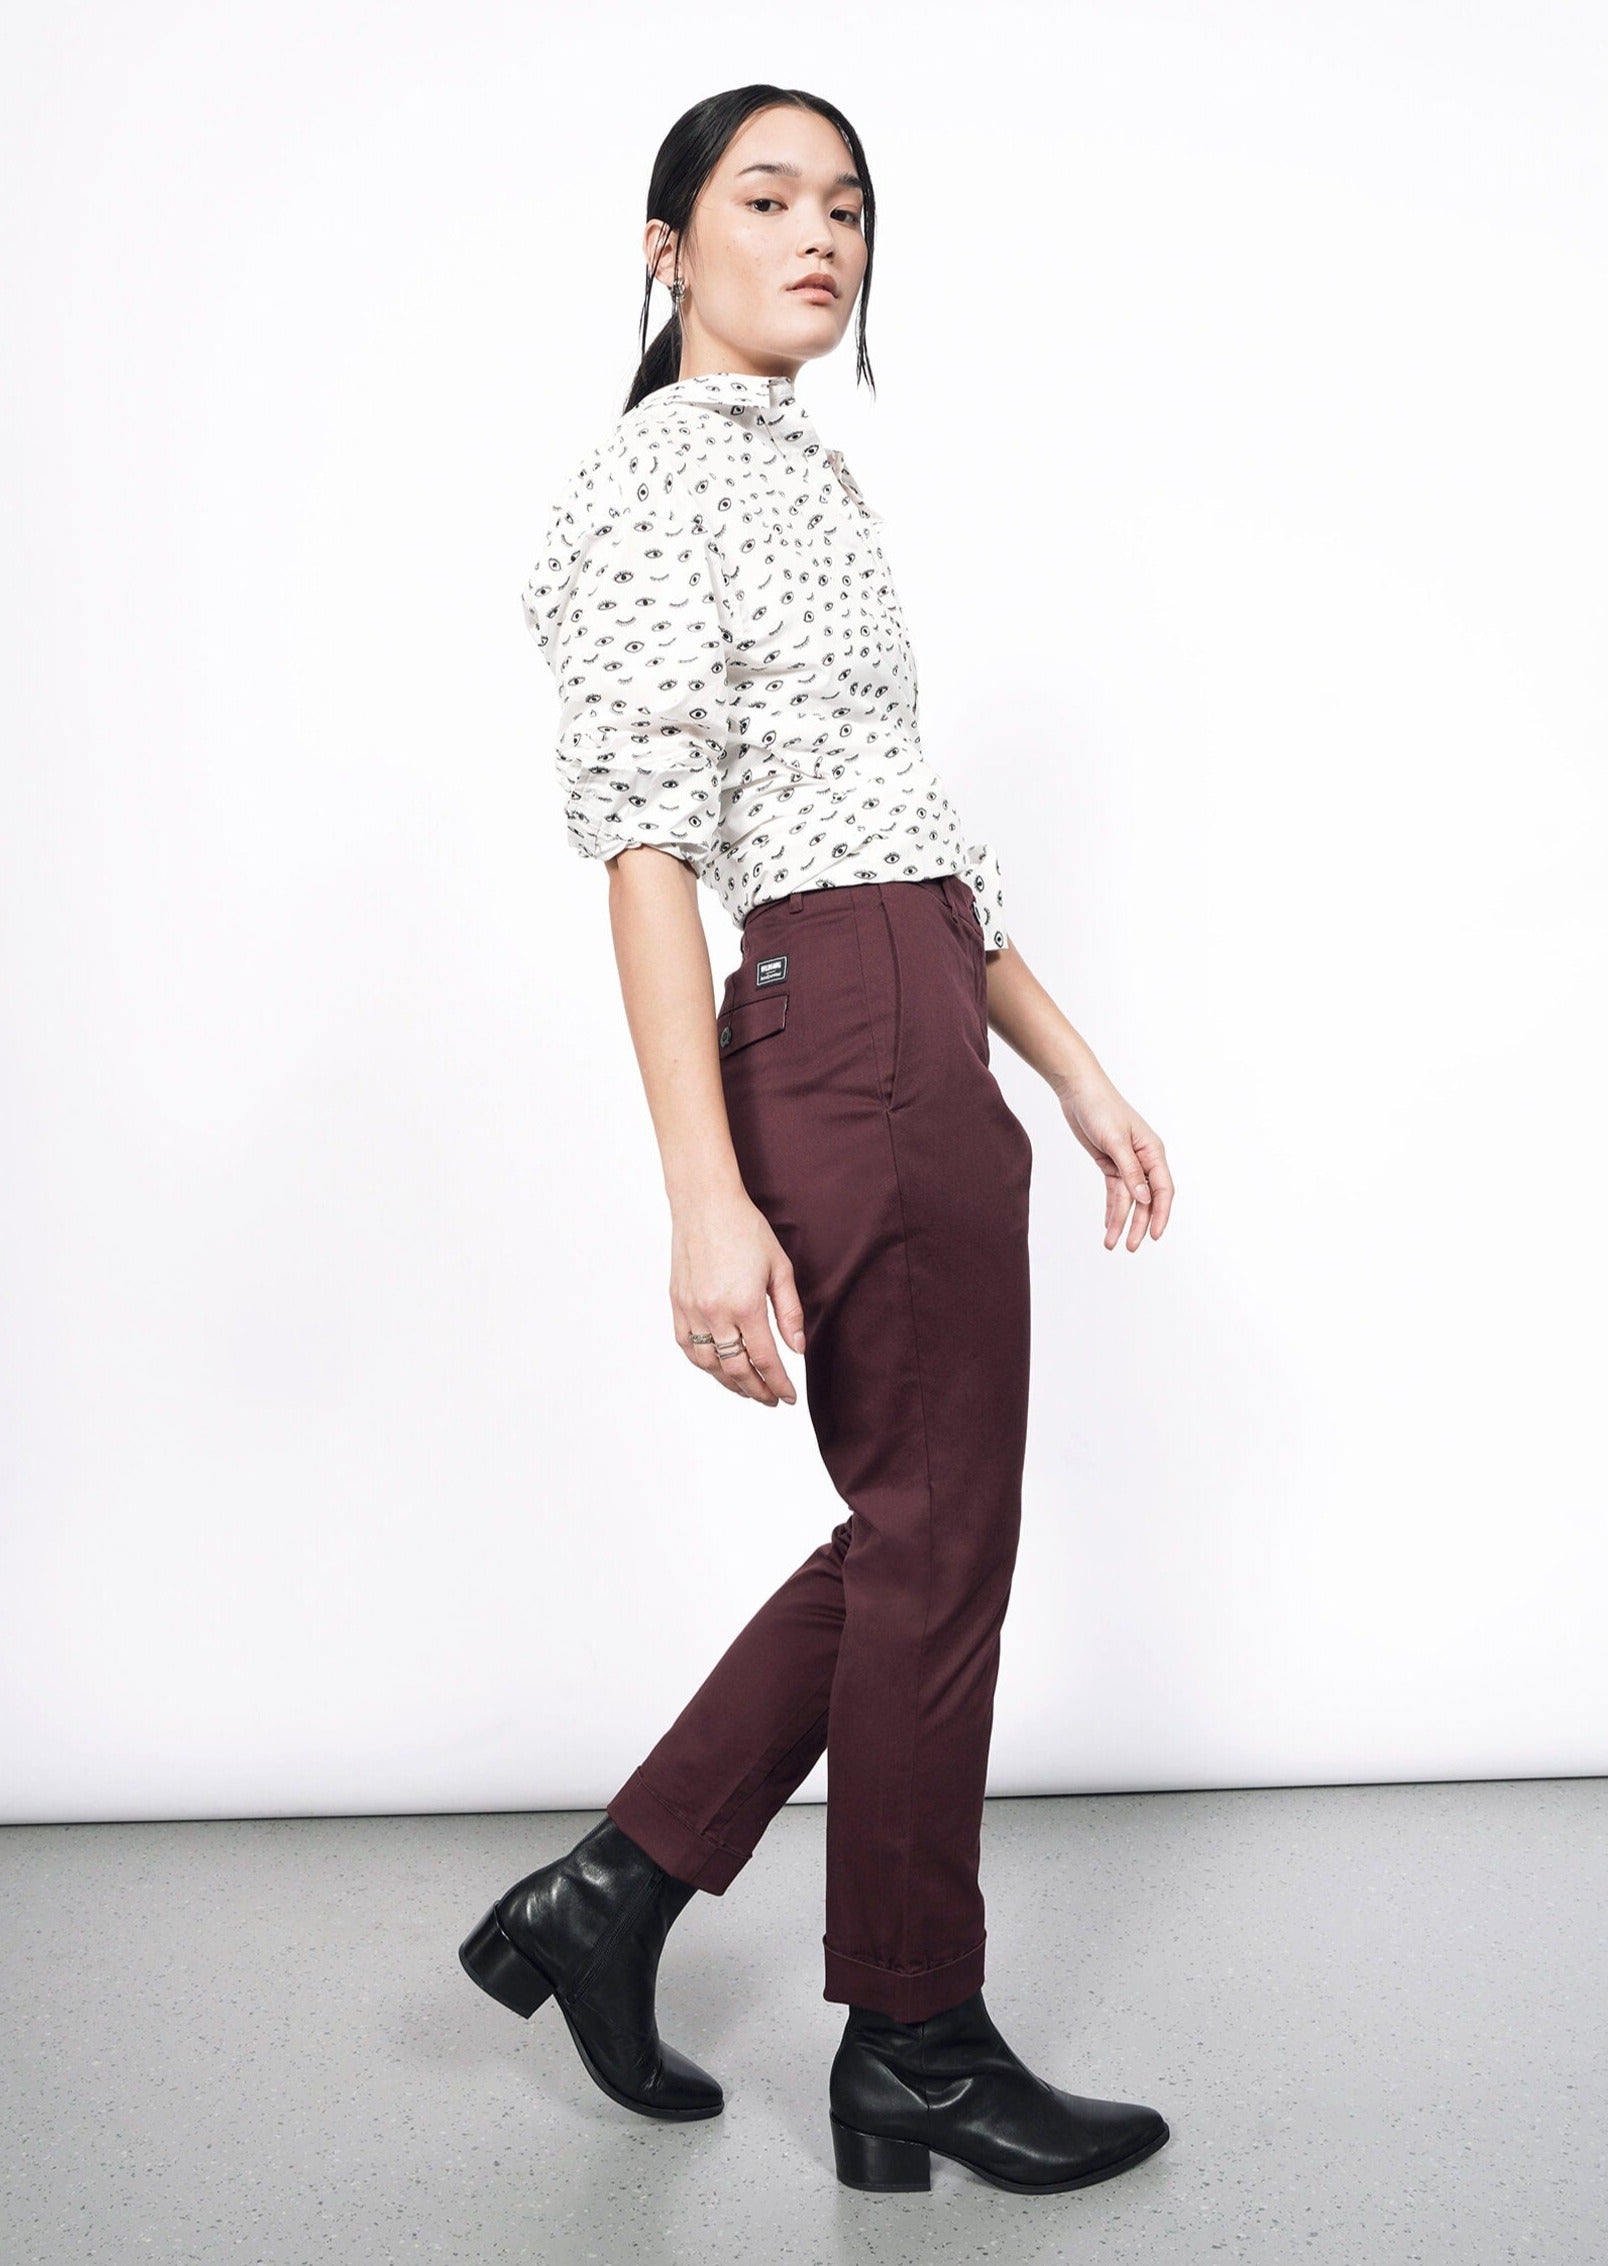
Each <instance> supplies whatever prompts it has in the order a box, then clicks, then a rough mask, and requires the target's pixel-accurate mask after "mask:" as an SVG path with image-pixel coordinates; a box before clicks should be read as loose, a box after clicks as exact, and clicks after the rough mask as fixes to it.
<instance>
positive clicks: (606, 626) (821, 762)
mask: <svg viewBox="0 0 1608 2266" xmlns="http://www.w3.org/2000/svg"><path fill="white" fill-rule="evenodd" d="M881 521H882V515H881V513H880V512H877V511H873V510H872V508H871V506H870V505H869V504H868V503H867V502H866V499H865V497H864V495H863V494H862V493H861V491H860V487H859V484H858V483H857V482H856V480H855V478H854V476H853V474H852V473H851V472H850V470H849V468H848V465H847V464H846V463H845V462H844V459H843V454H842V451H841V450H839V449H829V448H826V447H824V446H823V445H822V442H821V439H820V437H819V435H818V434H817V432H816V430H815V427H814V426H813V425H812V424H811V422H810V419H809V417H808V415H807V414H806V412H805V411H804V410H803V409H802V408H801V407H800V406H799V403H798V400H797V397H796V395H795V394H794V391H793V385H792V382H791V380H790V379H787V378H780V377H760V376H754V375H751V374H749V373H747V372H744V371H734V370H720V371H715V372H713V373H711V374H709V375H707V376H704V377H697V378H682V379H679V380H678V381H676V382H675V383H674V384H671V385H667V386H661V387H660V388H659V389H658V391H657V392H655V393H651V394H649V395H648V396H647V397H646V399H645V400H643V401H640V402H638V404H637V406H636V407H635V408H634V409H632V410H628V411H627V412H626V414H625V415H624V416H623V417H621V418H620V419H619V421H618V422H617V424H616V425H615V426H614V428H613V430H612V431H611V432H610V433H609V434H608V435H607V436H606V437H605V438H604V439H603V440H601V441H600V442H598V443H597V444H596V445H595V446H594V447H593V448H592V449H591V450H590V452H589V453H588V455H587V456H586V458H585V459H584V460H583V462H582V463H581V465H580V466H579V467H578V469H577V470H576V471H575V473H574V474H573V475H572V476H571V478H570V480H569V482H568V484H567V486H566V488H565V490H564V493H563V494H562V496H561V497H560V498H559V500H558V502H557V503H556V504H555V506H554V507H553V512H552V517H551V520H550V523H549V527H548V532H547V541H546V545H545V548H544V550H543V554H542V557H541V558H540V560H539V561H538V562H537V564H536V566H535V568H534V570H533V571H532V573H531V575H530V578H529V580H528V581H527V582H526V584H525V589H524V595H523V604H524V612H525V619H526V622H527V624H528V626H529V628H530V630H531V632H532V634H533V635H534V637H535V638H536V641H537V643H538V645H539V646H540V647H541V648H542V651H543V653H544V654H545V656H546V658H547V661H548V663H549V665H550V666H551V668H552V671H553V675H554V677H555V679H556V681H557V685H558V692H559V702H560V722H559V739H558V770H559V776H560V778H561V780H562V781H563V784H564V787H565V789H566V800H565V806H564V817H565V823H566V826H567V829H568V833H569V838H570V840H571V842H572V843H573V844H574V846H575V847H576V848H577V849H578V850H579V851H581V852H582V854H583V855H584V856H587V857H594V858H599V857H612V856H614V854H615V853H616V852H617V851H619V850H623V849H628V848H630V847H631V846H632V845H633V844H637V843H649V844H653V845H655V846H656V847H658V848H661V849H666V850H669V851H672V852H673V853H674V854H675V855H676V856H678V857H680V858H683V859H684V860H685V861H686V863H687V864H688V865H690V866H691V867H692V869H693V871H694V872H695V873H696V874H697V875H698V876H699V878H700V880H702V881H704V882H705V883H706V884H708V885H709V886H710V887H711V888H712V889H713V890H714V892H715V894H716V895H717V896H718V897H719V898H720V900H721V902H722V903H723V904H724V905H725V907H726V910H727V911H728V912H729V913H730V915H731V917H732V919H733V920H734V921H736V922H737V923H738V924H739V925H740V924H741V922H742V921H743V919H744V917H745V916H746V915H747V913H748V912H749V911H750V910H751V909H752V908H753V907H754V906H755V905H757V904H761V903H763V902H764V901H765V900H766V899H768V898H771V897H778V896H784V895H786V894H787V893H788V892H789V891H790V890H794V889H820V888H832V887H838V886H842V885H843V884H844V883H848V882H865V881H919V880H925V879H929V878H933V877H936V876H939V875H943V874H948V873H956V874H959V875H960V876H961V878H962V879H963V880H964V881H966V882H967V883H968V884H969V885H970V887H971V891H972V897H973V904H974V909H975V911H976V914H977V917H978V920H979V921H980V922H981V924H982V929H983V937H984V941H985V944H986V946H987V948H988V949H989V950H991V951H998V950H1003V949H1004V948H1005V947H1006V946H1007V944H1008V942H1009V939H1008V937H1007V934H1006V928H1005V908H1004V901H1003V890H1002V886H1001V881H1000V873H999V867H998V864H997V861H996V859H995V857H994V854H993V852H992V851H991V850H990V849H989V847H988V845H987V844H986V843H982V842H974V841H972V840H971V838H970V836H969V834H968V833H967V831H966V829H965V828H964V827H963V826H962V824H961V821H960V818H959V816H958V815H957V813H956V811H955V810H954V808H953V806H952V805H951V803H950V801H949V798H948V796H947V795H946V794H945V792H944V789H943V787H942V785H941V784H940V782H939V780H938V777H937V774H936V773H935V772H934V771H933V770H932V769H931V767H930V766H929V765H928V764H927V762H926V761H925V759H924V758H923V756H922V753H921V742H920V740H919V738H918V736H917V730H916V707H917V694H916V664H915V656H914V654H913V653H912V651H911V647H910V639H909V634H908V632H907V630H906V627H905V621H904V616H903V614H902V612H901V611H900V607H899V601H898V598H897V596H896V595H895V592H894V587H893V577H892V574H891V572H890V571H889V567H888V563H887V560H886V559H885V558H884V556H883V553H882V548H881V545H880V543H879V542H878V539H877V529H878V527H879V526H880V524H881Z"/></svg>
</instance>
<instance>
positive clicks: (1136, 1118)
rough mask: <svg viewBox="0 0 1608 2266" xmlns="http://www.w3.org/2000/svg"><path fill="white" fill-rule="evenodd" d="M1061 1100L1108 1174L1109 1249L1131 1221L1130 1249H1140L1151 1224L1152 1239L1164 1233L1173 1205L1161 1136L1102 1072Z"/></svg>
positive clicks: (1070, 1121)
mask: <svg viewBox="0 0 1608 2266" xmlns="http://www.w3.org/2000/svg"><path fill="white" fill-rule="evenodd" d="M1060 1099H1061V1112H1062V1115H1063V1116H1064V1117H1065V1119H1066V1121H1067V1123H1068V1125H1070V1126H1071V1128H1072V1130H1073V1132H1074V1133H1075V1134H1076V1136H1077V1138H1078V1139H1079V1140H1080V1141H1081V1142H1082V1143H1083V1146H1084V1147H1085V1148H1086V1149H1087V1150H1088V1152H1089V1154H1090V1156H1091V1157H1093V1159H1094V1161H1095V1163H1096V1164H1097V1165H1098V1166H1099V1167H1100V1170H1101V1171H1102V1172H1103V1173H1104V1175H1105V1184H1106V1207H1105V1209H1106V1224H1105V1247H1106V1249H1107V1250H1108V1251H1112V1250H1115V1248H1116V1246H1117V1244H1118V1242H1119V1241H1120V1240H1121V1237H1122V1230H1123V1223H1124V1222H1125V1221H1127V1222H1128V1249H1129V1250H1130V1251H1137V1250H1138V1248H1139V1246H1140V1244H1141V1243H1143V1241H1144V1239H1145V1233H1146V1230H1147V1229H1148V1230H1149V1233H1150V1237H1151V1240H1152V1241H1154V1240H1155V1238H1156V1237H1157V1236H1158V1235H1160V1233H1161V1231H1162V1229H1163V1228H1164V1227H1165V1226H1166V1224H1167V1215H1168V1213H1169V1212H1170V1211H1171V1210H1172V1200H1173V1181H1172V1174H1171V1173H1170V1172H1169V1171H1168V1170H1167V1152H1166V1150H1165V1149H1164V1148H1163V1147H1162V1145H1161V1136H1160V1135H1159V1134H1158V1133H1154V1132H1152V1131H1151V1129H1150V1127H1149V1126H1148V1125H1147V1124H1146V1123H1145V1121H1144V1119H1143V1118H1142V1117H1141V1116H1140V1115H1139V1112H1138V1111H1137V1110H1136V1109H1134V1108H1132V1107H1131V1105H1130V1104H1129V1103H1127V1102H1125V1101H1124V1100H1123V1098H1122V1096H1121V1095H1120V1094H1119V1093H1118V1092H1117V1089H1116V1087H1115V1086H1113V1085H1112V1083H1111V1081H1110V1079H1109V1078H1107V1077H1106V1076H1105V1075H1104V1074H1103V1072H1095V1073H1094V1074H1092V1075H1091V1076H1090V1077H1089V1078H1088V1079H1086V1080H1085V1081H1083V1082H1082V1083H1080V1084H1079V1085H1077V1086H1076V1087H1072V1088H1069V1089H1068V1090H1067V1091H1065V1092H1063V1093H1062V1095H1061V1097H1060ZM1130 1213H1131V1214H1132V1218H1131V1220H1130V1219H1129V1214H1130Z"/></svg>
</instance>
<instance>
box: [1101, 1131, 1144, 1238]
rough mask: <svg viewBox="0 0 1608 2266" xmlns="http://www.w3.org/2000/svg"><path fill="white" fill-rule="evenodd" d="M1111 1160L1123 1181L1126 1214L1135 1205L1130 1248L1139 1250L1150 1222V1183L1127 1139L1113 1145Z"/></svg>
mask: <svg viewBox="0 0 1608 2266" xmlns="http://www.w3.org/2000/svg"><path fill="white" fill-rule="evenodd" d="M1111 1161H1112V1163H1113V1164H1114V1165H1115V1166H1116V1169H1117V1173H1118V1175H1119V1177H1120V1179H1121V1182H1122V1188H1123V1194H1124V1197H1125V1199H1126V1201H1125V1202H1124V1203H1123V1206H1122V1209H1123V1212H1124V1214H1126V1213H1127V1211H1128V1207H1129V1205H1132V1206H1133V1218H1132V1221H1131V1223H1130V1225H1129V1228H1128V1249H1129V1250H1130V1251H1137V1250H1138V1248H1139V1246H1140V1244H1141V1243H1143V1241H1144V1239H1145V1229H1146V1227H1147V1225H1148V1224H1149V1218H1150V1183H1149V1181H1148V1180H1147V1179H1146V1178H1145V1168H1144V1166H1143V1165H1142V1164H1141V1163H1140V1162H1139V1159H1138V1157H1137V1156H1136V1155H1135V1154H1134V1152H1133V1149H1132V1148H1131V1147H1130V1146H1129V1144H1128V1143H1127V1142H1126V1141H1119V1142H1117V1143H1115V1144H1114V1145H1113V1148H1112V1151H1111Z"/></svg>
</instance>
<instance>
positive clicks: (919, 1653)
mask: <svg viewBox="0 0 1608 2266" xmlns="http://www.w3.org/2000/svg"><path fill="white" fill-rule="evenodd" d="M883 1122H884V1124H885V1125H886V1127H887V1134H888V1156H889V1162H890V1164H891V1166H892V1170H893V1189H894V1197H895V1201H896V1202H897V1204H898V1207H899V1249H900V1253H901V1255H902V1257H903V1261H904V1277H905V1294H906V1296H907V1298H908V1300H909V1304H910V1350H911V1358H912V1360H913V1362H914V1364H915V1372H916V1403H917V1406H918V1408H919V1410H920V1413H921V1461H922V1471H923V1475H924V1478H925V1483H926V1493H927V1588H926V1596H925V1598H924V1599H923V1601H922V1609H921V1641H920V1643H919V1644H918V1646H917V1648H916V1690H915V1717H914V1722H915V1726H916V1732H917V1735H916V1736H913V1737H912V1739H911V1742H910V1785H909V1792H908V1795H907V1798H906V1806H905V1826H904V1842H903V1849H904V1893H903V1899H902V1909H901V1912H900V1915H899V1941H900V1942H901V1943H905V1942H908V1940H909V1934H908V1931H909V1927H910V1882H911V1875H912V1874H913V1872H914V1871H915V1858H914V1849H915V1841H914V1826H915V1810H916V1762H917V1754H918V1747H919V1727H920V1724H921V1720H922V1716H921V1688H922V1679H923V1675H924V1673H925V1669H926V1661H927V1631H928V1629H929V1628H930V1626H931V1624H932V1586H933V1531H932V1530H933V1525H934V1522H935V1516H936V1511H935V1504H934V1500H933V1481H932V1432H931V1427H930V1426H929V1424H928V1421H927V1387H926V1382H925V1380H924V1378H923V1376H922V1370H921V1330H920V1327H919V1325H918V1322H917V1319H916V1286H915V1280H914V1277H913V1275H912V1273H911V1268H910V1228H909V1223H908V1221H907V1220H906V1218H905V1201H904V1185H903V1182H902V1181H901V1180H900V1177H899V1142H898V1136H897V1132H896V1129H895V1126H894V1122H893V1118H892V1116H891V1115H890V1114H887V1113H885V1114H884V1118H883Z"/></svg>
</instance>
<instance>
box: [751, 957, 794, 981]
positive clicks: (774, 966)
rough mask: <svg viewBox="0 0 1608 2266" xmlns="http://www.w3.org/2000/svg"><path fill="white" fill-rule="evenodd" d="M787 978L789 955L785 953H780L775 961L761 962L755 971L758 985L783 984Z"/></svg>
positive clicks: (755, 979)
mask: <svg viewBox="0 0 1608 2266" xmlns="http://www.w3.org/2000/svg"><path fill="white" fill-rule="evenodd" d="M786 977H787V954H786V953H785V952H778V953H777V955H776V957H775V959H774V960H761V961H760V963H759V966H758V967H757V968H756V969H755V970H754V982H755V984H756V985H758V984H779V983H783V982H785V980H786Z"/></svg>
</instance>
